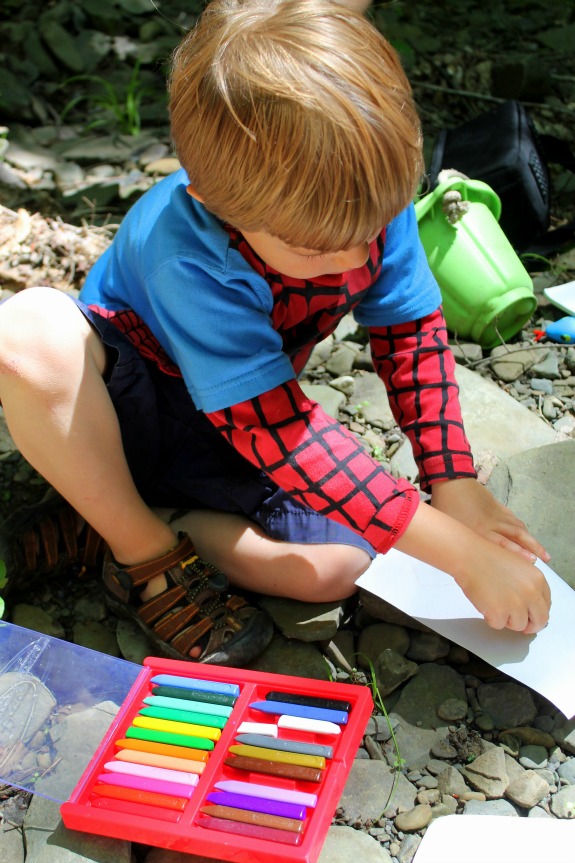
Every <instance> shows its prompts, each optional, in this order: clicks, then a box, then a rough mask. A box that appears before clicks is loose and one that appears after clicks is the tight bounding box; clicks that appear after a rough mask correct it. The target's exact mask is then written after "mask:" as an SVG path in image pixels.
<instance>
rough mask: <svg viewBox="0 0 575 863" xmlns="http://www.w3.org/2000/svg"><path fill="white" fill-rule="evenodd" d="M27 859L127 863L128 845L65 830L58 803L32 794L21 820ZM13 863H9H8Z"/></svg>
mask: <svg viewBox="0 0 575 863" xmlns="http://www.w3.org/2000/svg"><path fill="white" fill-rule="evenodd" d="M24 839H25V842H26V857H27V859H28V860H33V861H34V863H58V861H63V863H64V861H65V863H83V861H86V860H90V861H96V860H97V861H98V863H130V860H131V849H130V846H131V843H130V842H127V841H125V840H123V839H109V838H108V837H106V836H94V835H92V834H91V833H83V832H80V831H78V830H67V829H66V828H65V827H64V825H63V823H62V821H61V819H60V803H59V802H57V801H56V800H49V799H47V798H46V797H41V796H40V795H39V794H35V795H34V797H33V798H32V802H31V804H30V807H29V809H28V811H27V813H26V818H25V820H24ZM11 863H12V861H11Z"/></svg>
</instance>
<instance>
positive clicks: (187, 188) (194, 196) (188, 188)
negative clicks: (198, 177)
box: [186, 185, 204, 204]
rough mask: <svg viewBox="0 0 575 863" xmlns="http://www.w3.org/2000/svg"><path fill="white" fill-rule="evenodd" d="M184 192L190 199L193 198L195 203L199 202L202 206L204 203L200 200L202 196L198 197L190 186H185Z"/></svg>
mask: <svg viewBox="0 0 575 863" xmlns="http://www.w3.org/2000/svg"><path fill="white" fill-rule="evenodd" d="M186 192H187V193H188V195H191V196H192V198H195V199H196V201H199V202H200V204H203V203H204V199H203V198H202V196H201V195H199V194H198V193H197V192H196V190H195V188H194V187H193V186H191V185H190V186H186Z"/></svg>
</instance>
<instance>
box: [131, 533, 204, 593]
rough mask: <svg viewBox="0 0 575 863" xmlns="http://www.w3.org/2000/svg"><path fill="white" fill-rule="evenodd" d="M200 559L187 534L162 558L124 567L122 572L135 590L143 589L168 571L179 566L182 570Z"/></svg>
mask: <svg viewBox="0 0 575 863" xmlns="http://www.w3.org/2000/svg"><path fill="white" fill-rule="evenodd" d="M197 559H198V555H197V554H196V550H195V548H194V545H193V543H192V541H191V539H190V537H189V536H188V535H187V534H182V536H181V537H180V540H179V542H178V544H177V545H176V546H174V548H171V549H170V550H169V551H167V552H166V553H165V554H163V555H161V557H156V558H155V559H154V560H148V561H145V562H144V563H136V564H134V566H126V567H122V571H123V572H124V573H126V574H127V575H129V576H130V581H131V585H132V587H133V588H138V587H143V586H144V585H146V584H147V583H148V582H149V581H151V580H152V579H153V578H156V576H158V575H165V573H166V570H168V569H172V567H174V566H179V567H180V568H181V569H182V570H183V569H185V568H186V566H188V565H189V564H190V563H193V562H194V561H196V560H197Z"/></svg>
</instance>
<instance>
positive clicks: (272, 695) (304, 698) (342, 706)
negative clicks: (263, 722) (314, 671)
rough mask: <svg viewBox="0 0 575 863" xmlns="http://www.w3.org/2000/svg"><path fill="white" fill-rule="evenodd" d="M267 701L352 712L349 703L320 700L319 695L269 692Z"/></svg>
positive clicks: (335, 699)
mask: <svg viewBox="0 0 575 863" xmlns="http://www.w3.org/2000/svg"><path fill="white" fill-rule="evenodd" d="M266 701H284V702H287V703H288V704H302V705H307V707H324V708H325V709H326V710H345V712H346V713H349V712H350V711H351V704H350V702H349V701H341V700H340V699H339V698H320V697H319V696H318V695H300V694H299V693H297V692H268V694H267V695H266Z"/></svg>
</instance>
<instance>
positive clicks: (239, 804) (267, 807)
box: [206, 791, 306, 821]
mask: <svg viewBox="0 0 575 863" xmlns="http://www.w3.org/2000/svg"><path fill="white" fill-rule="evenodd" d="M206 799H207V800H209V801H210V803H218V804H219V805H220V806H234V807H235V808H236V809H249V811H250V812H266V813H267V814H268V815H281V816H282V817H283V818H297V819H298V821H303V820H304V818H305V813H306V809H305V806H300V805H298V804H297V803H284V802H283V800H266V799H265V798H264V797H254V796H253V795H251V796H250V795H247V794H235V793H234V792H231V791H211V792H210V793H209V794H208V796H207V798H206Z"/></svg>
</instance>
